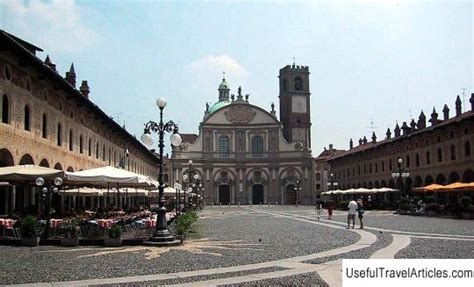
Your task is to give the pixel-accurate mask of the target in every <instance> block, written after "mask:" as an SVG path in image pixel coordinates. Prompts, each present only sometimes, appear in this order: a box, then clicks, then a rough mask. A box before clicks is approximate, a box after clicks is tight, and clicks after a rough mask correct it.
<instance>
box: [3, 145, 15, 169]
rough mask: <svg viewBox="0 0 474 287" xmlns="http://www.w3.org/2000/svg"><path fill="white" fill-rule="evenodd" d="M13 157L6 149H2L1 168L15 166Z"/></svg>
mask: <svg viewBox="0 0 474 287" xmlns="http://www.w3.org/2000/svg"><path fill="white" fill-rule="evenodd" d="M13 165H15V163H14V162H13V155H12V154H11V152H10V151H9V150H7V149H6V148H2V149H0V167H7V166H13Z"/></svg>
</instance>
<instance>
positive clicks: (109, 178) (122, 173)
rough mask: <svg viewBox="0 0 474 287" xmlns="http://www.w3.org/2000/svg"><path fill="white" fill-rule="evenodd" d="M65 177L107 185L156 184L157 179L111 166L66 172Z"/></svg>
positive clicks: (75, 181) (138, 185) (71, 180)
mask: <svg viewBox="0 0 474 287" xmlns="http://www.w3.org/2000/svg"><path fill="white" fill-rule="evenodd" d="M66 178H67V181H68V182H69V183H76V184H80V183H88V184H93V185H100V186H107V187H108V186H109V185H110V184H112V185H117V186H120V187H146V186H158V184H157V181H155V180H152V179H151V178H149V177H147V176H144V175H141V174H137V173H134V172H131V171H127V170H123V169H118V168H115V167H112V166H105V167H99V168H93V169H88V170H83V171H78V172H66Z"/></svg>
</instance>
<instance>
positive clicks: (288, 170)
mask: <svg viewBox="0 0 474 287" xmlns="http://www.w3.org/2000/svg"><path fill="white" fill-rule="evenodd" d="M288 173H295V174H294V176H296V177H297V178H298V180H301V179H302V178H303V175H302V173H301V171H300V170H299V169H297V168H294V167H287V168H285V169H283V170H282V171H281V172H280V175H279V179H280V180H283V178H284V176H285V175H287V174H288Z"/></svg>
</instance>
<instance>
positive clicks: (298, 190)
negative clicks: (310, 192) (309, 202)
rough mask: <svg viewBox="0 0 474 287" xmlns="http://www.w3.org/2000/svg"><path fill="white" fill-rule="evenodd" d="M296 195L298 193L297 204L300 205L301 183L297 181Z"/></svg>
mask: <svg viewBox="0 0 474 287" xmlns="http://www.w3.org/2000/svg"><path fill="white" fill-rule="evenodd" d="M294 189H295V193H296V204H298V202H299V197H300V194H301V189H302V188H301V181H299V180H297V181H296V185H295V188H294Z"/></svg>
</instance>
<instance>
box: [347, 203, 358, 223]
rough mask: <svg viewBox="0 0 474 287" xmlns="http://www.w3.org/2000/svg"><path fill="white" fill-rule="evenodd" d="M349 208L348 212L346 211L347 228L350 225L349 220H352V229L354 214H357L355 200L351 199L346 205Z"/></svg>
mask: <svg viewBox="0 0 474 287" xmlns="http://www.w3.org/2000/svg"><path fill="white" fill-rule="evenodd" d="M347 207H348V208H349V212H348V213H347V229H349V228H350V227H351V220H352V229H354V226H355V216H356V214H357V202H356V201H355V200H351V201H350V202H349V204H348V205H347Z"/></svg>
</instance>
